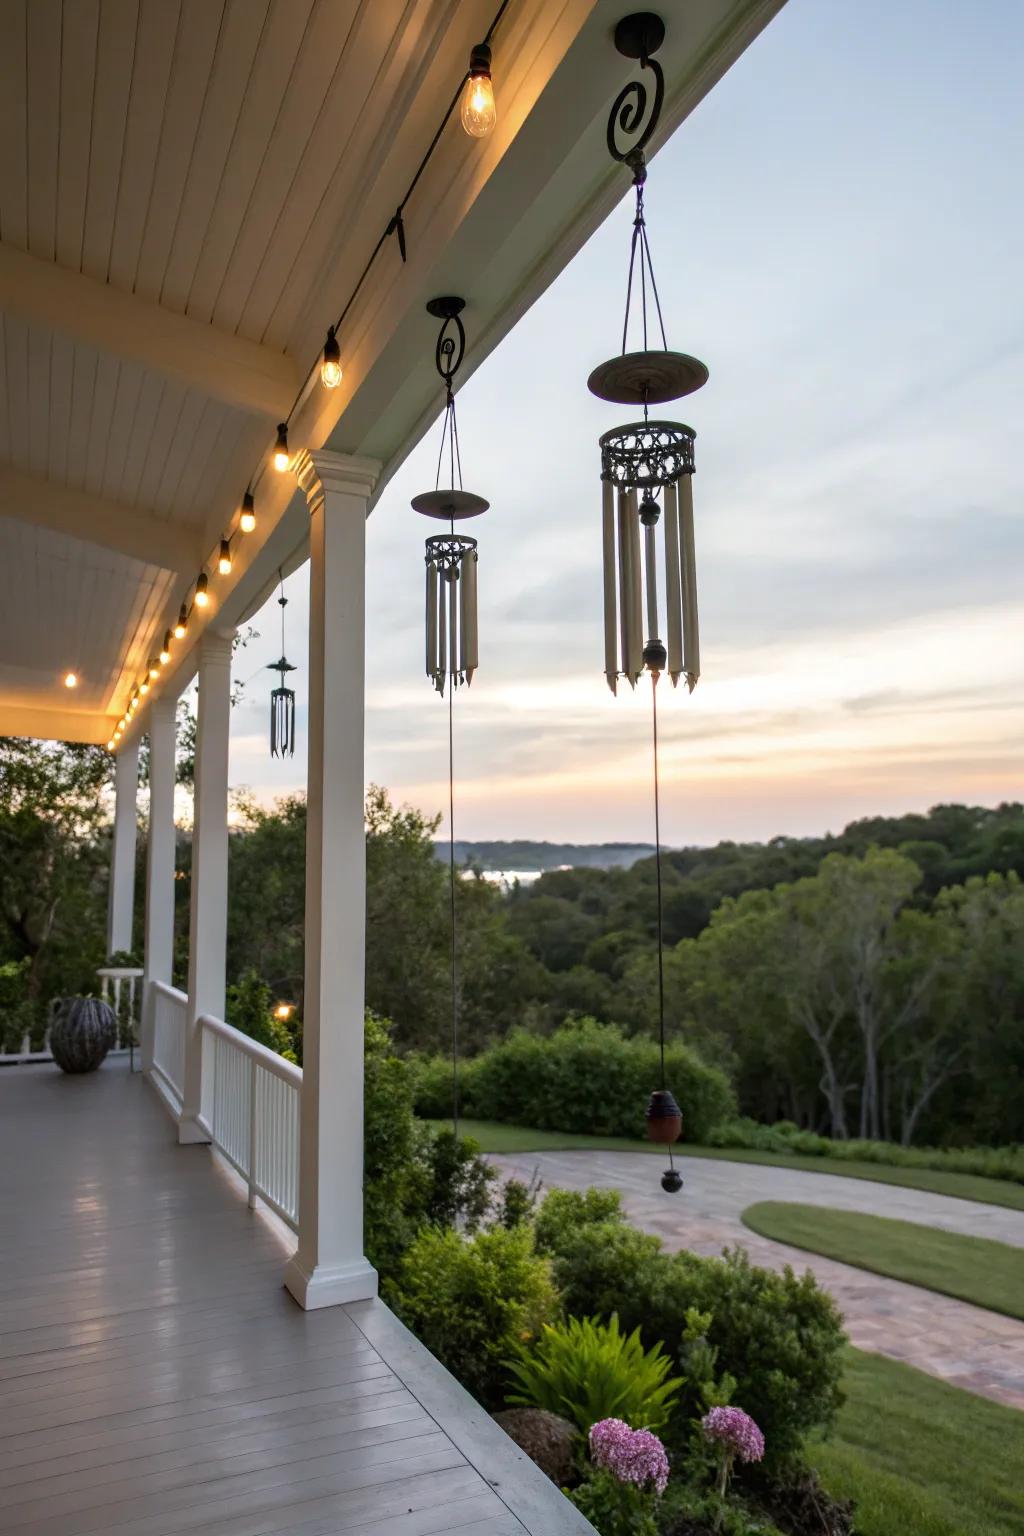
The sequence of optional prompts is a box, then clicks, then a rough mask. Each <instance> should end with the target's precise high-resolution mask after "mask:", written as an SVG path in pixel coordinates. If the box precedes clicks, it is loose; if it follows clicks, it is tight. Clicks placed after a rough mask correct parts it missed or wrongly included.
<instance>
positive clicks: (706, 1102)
mask: <svg viewBox="0 0 1024 1536" xmlns="http://www.w3.org/2000/svg"><path fill="white" fill-rule="evenodd" d="M666 1069H667V1074H668V1081H669V1084H670V1086H671V1088H672V1090H673V1092H674V1093H675V1096H676V1098H677V1099H678V1100H679V1102H680V1104H681V1105H682V1107H683V1135H684V1137H685V1139H686V1140H688V1141H698V1142H700V1141H704V1140H705V1139H706V1138H707V1136H708V1135H709V1134H710V1132H711V1130H712V1128H713V1127H714V1126H716V1125H717V1124H718V1123H719V1121H721V1120H724V1119H727V1118H728V1117H729V1116H730V1115H731V1114H733V1113H734V1110H735V1100H734V1098H733V1093H732V1089H731V1087H730V1086H729V1082H728V1079H727V1078H726V1077H725V1075H724V1073H722V1072H720V1071H719V1070H718V1069H717V1068H716V1067H710V1066H708V1065H706V1063H704V1062H703V1061H701V1059H700V1058H699V1057H698V1056H697V1055H696V1054H695V1053H694V1052H693V1051H691V1050H690V1049H689V1048H688V1047H687V1046H683V1045H672V1046H670V1047H669V1049H668V1051H667V1053H666ZM447 1072H448V1076H449V1082H448V1085H447V1087H446V1088H445V1087H443V1083H444V1075H443V1072H442V1069H441V1066H440V1065H439V1064H438V1062H437V1059H436V1058H435V1059H434V1060H430V1061H424V1060H421V1061H420V1062H418V1063H417V1065H416V1068H415V1077H416V1109H417V1112H418V1113H419V1114H422V1115H427V1116H436V1115H438V1114H442V1115H443V1114H447V1113H449V1112H450V1107H451V1087H450V1072H451V1068H450V1066H448V1067H447ZM658 1081H659V1065H658V1047H657V1044H656V1043H655V1041H654V1040H650V1039H646V1038H642V1037H632V1038H627V1037H626V1036H625V1035H624V1034H623V1033H622V1031H621V1030H620V1029H619V1028H617V1027H616V1026H615V1025H613V1024H598V1023H597V1022H596V1021H595V1020H594V1019H586V1018H585V1019H578V1020H575V1021H573V1022H572V1023H567V1024H564V1025H563V1026H562V1027H561V1028H560V1029H556V1030H555V1031H554V1033H553V1034H550V1035H538V1034H533V1033H531V1032H530V1031H529V1030H525V1029H518V1030H514V1031H513V1032H512V1033H511V1034H510V1035H508V1036H507V1038H506V1039H504V1040H502V1041H500V1042H499V1044H497V1045H494V1046H492V1047H491V1048H490V1049H489V1050H487V1051H485V1052H484V1053H483V1054H482V1055H481V1056H477V1057H476V1058H474V1060H473V1061H472V1062H468V1063H466V1065H465V1069H464V1070H463V1072H462V1073H461V1090H462V1092H461V1097H462V1107H463V1110H464V1112H465V1113H466V1114H467V1115H474V1116H477V1117H478V1118H480V1119H483V1120H499V1121H502V1122H504V1123H506V1124H510V1125H527V1126H532V1127H534V1128H535V1129H537V1130H547V1131H566V1132H570V1133H582V1134H591V1135H595V1136H636V1137H639V1136H642V1135H643V1134H644V1110H645V1108H646V1106H647V1100H648V1097H649V1095H650V1092H651V1089H652V1088H654V1087H655V1086H656V1085H657V1083H658Z"/></svg>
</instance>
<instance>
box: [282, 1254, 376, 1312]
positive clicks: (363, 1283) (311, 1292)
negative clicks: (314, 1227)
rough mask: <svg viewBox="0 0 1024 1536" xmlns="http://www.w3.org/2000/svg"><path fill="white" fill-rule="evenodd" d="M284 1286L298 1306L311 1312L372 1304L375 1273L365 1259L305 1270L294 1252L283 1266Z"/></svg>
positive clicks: (374, 1293)
mask: <svg viewBox="0 0 1024 1536" xmlns="http://www.w3.org/2000/svg"><path fill="white" fill-rule="evenodd" d="M284 1283H285V1287H286V1289H287V1290H289V1291H290V1292H291V1294H292V1295H293V1296H294V1297H295V1300H296V1301H297V1302H298V1304H299V1306H300V1307H303V1308H304V1309H305V1310H306V1311H307V1312H313V1311H316V1309H317V1308H319V1307H338V1306H341V1305H343V1304H344V1303H345V1302H347V1301H372V1300H373V1298H374V1297H375V1296H376V1294H377V1271H376V1270H375V1269H374V1267H373V1265H372V1264H370V1263H369V1261H368V1260H367V1259H359V1260H357V1261H356V1262H355V1263H353V1264H335V1265H326V1264H317V1265H316V1266H315V1267H314V1268H313V1269H312V1270H307V1269H306V1267H305V1265H304V1264H303V1263H302V1262H301V1261H300V1259H299V1255H298V1254H297V1253H296V1254H295V1255H294V1256H293V1257H292V1258H291V1259H289V1261H288V1264H287V1266H286V1267H285V1272H284Z"/></svg>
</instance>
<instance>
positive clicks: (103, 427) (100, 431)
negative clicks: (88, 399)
mask: <svg viewBox="0 0 1024 1536" xmlns="http://www.w3.org/2000/svg"><path fill="white" fill-rule="evenodd" d="M120 373H121V364H120V363H119V362H118V360H117V358H116V357H110V356H109V355H108V354H107V353H106V352H100V353H99V354H98V356H97V360H96V380H95V383H94V385H93V391H92V410H91V411H90V413H89V438H88V451H87V456H86V463H85V488H86V490H89V491H94V492H95V493H96V495H97V496H98V495H101V494H102V491H103V476H104V473H105V470H106V463H107V445H108V443H109V441H110V421H111V417H112V415H113V412H114V401H115V399H116V398H117V383H118V379H119V377H120Z"/></svg>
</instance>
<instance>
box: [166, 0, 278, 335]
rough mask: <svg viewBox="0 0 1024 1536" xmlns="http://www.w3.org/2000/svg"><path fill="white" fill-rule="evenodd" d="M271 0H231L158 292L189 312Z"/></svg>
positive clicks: (174, 306)
mask: <svg viewBox="0 0 1024 1536" xmlns="http://www.w3.org/2000/svg"><path fill="white" fill-rule="evenodd" d="M269 8H270V0H228V4H227V9H226V11H225V13H224V21H223V25H222V27H221V31H220V38H219V42H218V45H217V52H216V57H215V59H214V62H213V69H212V72H211V76H210V84H209V89H208V91H207V93H206V99H205V101H204V102H203V108H202V114H201V117H200V122H199V130H198V132H197V134H196V142H195V153H194V155H193V157H192V164H191V165H190V167H189V173H188V180H187V182H186V185H185V189H184V194H183V196H182V200H181V206H180V208H179V209H178V215H177V225H176V227H175V230H174V237H173V240H172V243H171V250H170V256H169V258H168V261H167V266H166V270H165V272H164V276H163V284H162V287H161V289H160V293H159V298H160V302H161V304H163V305H165V306H166V307H167V308H168V309H174V310H177V311H178V312H179V313H182V314H183V313H184V311H185V306H186V304H187V303H188V295H189V289H190V288H191V286H192V281H193V278H194V277H195V270H196V263H197V262H198V260H199V254H200V252H201V250H202V247H203V240H204V238H205V235H206V229H207V226H208V224H209V222H210V218H211V216H212V213H213V209H214V206H215V204H216V201H217V194H218V191H219V189H220V182H221V177H222V175H223V171H224V165H225V162H226V161H227V157H228V153H229V151H230V148H231V143H232V139H233V137H234V133H235V129H236V127H237V124H238V114H239V112H240V111H241V107H242V101H243V99H244V97H245V95H246V94H247V91H248V90H249V88H250V75H251V72H252V67H253V60H254V59H255V57H256V52H257V49H258V47H259V43H260V38H261V36H262V33H263V27H264V25H265V23H266V19H267V13H268V11H269Z"/></svg>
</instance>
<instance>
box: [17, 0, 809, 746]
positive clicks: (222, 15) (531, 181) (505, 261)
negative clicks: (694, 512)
mask: <svg viewBox="0 0 1024 1536" xmlns="http://www.w3.org/2000/svg"><path fill="white" fill-rule="evenodd" d="M781 3H782V0H687V3H686V4H685V5H675V6H672V7H670V8H669V9H670V10H671V11H672V12H673V15H671V16H670V17H669V18H668V19H669V23H670V25H669V36H668V41H667V43H666V46H665V49H664V52H663V54H662V55H661V57H662V59H663V63H664V66H665V69H666V75H667V83H668V90H667V100H666V109H665V114H664V119H663V122H664V127H663V134H662V136H663V137H666V136H667V134H668V133H669V132H671V130H672V128H673V127H674V126H675V125H676V124H677V123H678V122H679V121H681V120H682V118H683V117H684V116H685V115H686V114H687V113H688V112H689V111H690V110H692V108H693V106H694V105H695V104H696V102H697V101H699V100H700V98H701V97H702V96H703V95H704V94H705V92H706V91H707V90H708V89H710V87H711V85H712V84H713V83H714V82H715V80H716V79H717V78H718V77H719V76H720V75H721V73H722V72H723V71H724V70H725V69H726V68H727V67H728V65H729V64H730V63H731V62H732V61H733V59H734V58H735V57H736V56H737V55H738V54H739V53H740V52H741V51H742V50H743V48H745V47H746V45H747V43H748V42H749V41H750V40H751V39H752V38H753V37H754V36H755V35H756V33H757V32H758V31H759V30H760V29H761V27H762V26H764V25H765V23H766V22H767V20H768V19H769V18H770V17H771V15H773V14H774V12H775V11H776V10H777V9H779V7H780V5H781ZM495 9H496V0H460V3H459V4H458V5H453V4H451V3H450V0H246V3H245V4H232V3H229V0H8V3H6V4H5V5H4V8H3V16H4V38H5V46H4V49H3V52H2V56H0V560H2V562H3V565H2V569H3V589H2V590H3V591H4V594H5V600H4V602H3V606H2V608H0V733H6V734H12V733H22V732H25V733H27V730H26V726H29V727H30V729H31V732H32V733H33V734H38V735H54V736H63V737H71V738H73V739H80V740H92V741H103V740H106V738H107V736H108V735H109V734H110V731H111V729H112V726H113V722H114V720H115V719H116V718H117V716H119V715H120V713H121V712H122V710H123V709H124V707H125V705H126V702H127V698H128V695H129V692H130V690H131V687H132V685H133V683H134V682H135V680H136V678H137V677H138V675H139V673H140V671H141V669H142V667H143V664H144V662H145V660H146V658H147V656H149V655H150V654H152V653H153V652H154V650H155V649H158V648H159V646H158V641H159V637H160V635H161V634H162V632H163V629H164V628H165V627H167V626H168V625H169V624H170V623H171V622H172V620H173V615H174V614H175V613H176V611H177V606H178V604H179V602H180V601H181V599H182V597H183V595H184V593H185V592H186V590H187V589H188V587H189V586H190V583H191V581H192V579H193V578H194V576H195V574H196V572H197V571H198V569H199V568H200V566H201V565H202V564H203V562H204V561H208V560H209V558H210V556H211V554H212V551H213V549H214V546H215V543H216V540H217V539H218V538H219V537H220V536H221V534H222V533H226V532H228V531H229V530H230V529H231V527H232V526H233V524H234V521H235V519H236V515H237V507H238V503H239V500H240V497H241V493H242V491H243V490H244V489H245V487H246V484H247V483H248V481H249V478H250V476H251V474H252V473H253V471H254V470H255V469H256V467H257V466H258V464H259V462H260V459H261V456H262V455H264V454H265V453H266V452H267V449H268V448H269V446H270V443H271V441H272V437H273V427H274V423H275V422H276V421H277V420H278V419H281V418H282V417H284V416H285V415H286V414H287V412H288V408H289V406H290V405H291V402H292V400H293V399H294V397H295V395H296V392H297V390H298V389H299V387H300V384H301V380H302V379H303V377H304V376H305V371H306V367H307V366H308V364H309V362H310V361H311V359H312V358H313V357H314V356H315V354H316V351H317V349H318V347H319V346H320V345H322V341H323V336H324V333H325V331H326V328H327V325H328V323H330V322H331V321H332V320H333V319H334V318H336V315H337V312H338V309H339V308H340V306H341V304H342V303H343V302H344V300H345V298H346V297H347V295H348V294H349V293H350V292H351V291H352V288H353V286H354V283H355V280H356V277H357V275H358V273H359V272H360V271H361V270H362V268H363V266H364V265H365V262H366V260H367V257H368V255H369V253H370V251H371V250H372V248H373V245H374V243H375V241H376V239H377V236H378V235H379V233H380V231H381V229H382V228H383V227H384V225H385V224H386V223H387V221H388V218H389V217H390V214H391V213H392V212H393V210H394V208H395V206H396V204H397V202H398V200H399V198H400V197H401V196H402V193H403V192H404V190H405V188H406V186H407V185H408V182H409V180H410V178H411V176H412V174H413V171H414V170H415V168H416V166H417V164H418V163H419V160H420V157H421V156H422V153H423V150H424V148H425V146H426V145H427V144H428V143H429V141H430V139H431V137H432V135H433V132H434V130H435V128H436V126H437V123H438V122H439V120H440V117H441V114H442V112H443V110H444V107H445V105H446V104H447V101H448V99H449V98H450V96H451V93H452V91H453V89H454V86H455V84H456V83H457V81H458V80H459V78H460V76H461V74H462V72H463V70H464V69H465V66H466V61H467V59H468V55H469V50H470V47H471V46H472V44H473V43H474V42H477V41H478V40H479V38H480V37H481V36H483V34H484V33H485V32H486V30H487V28H488V25H489V24H490V21H491V19H492V17H493V14H494V11H495ZM626 9H628V6H624V5H623V4H622V3H621V0H618V3H614V4H613V3H610V0H511V4H510V5H509V7H508V10H507V12H506V14H505V16H504V18H503V20H502V22H501V25H500V28H499V31H498V32H497V33H496V35H495V40H494V53H495V80H496V91H497V95H498V104H499V122H498V128H497V130H496V131H495V133H494V134H493V135H492V136H491V138H489V139H487V140H485V141H483V142H480V141H471V140H469V139H468V138H467V137H466V136H465V135H464V134H462V133H461V132H460V130H459V128H458V124H457V122H455V123H452V124H450V125H449V127H448V129H447V130H446V133H445V135H444V137H443V138H442V141H441V143H440V145H439V147H438V151H437V153H436V155H435V156H434V158H433V160H432V161H431V163H430V166H429V167H428V169H427V172H426V173H425V175H424V177H423V180H422V182H421V183H420V185H419V187H418V188H417V190H416V193H415V194H414V197H413V200H412V201H411V202H410V204H409V207H408V208H407V210H406V226H407V230H408V238H409V261H408V264H407V265H406V266H403V265H402V264H401V262H400V259H399V256H398V252H397V249H395V248H394V245H395V243H394V242H393V241H392V242H390V243H389V245H388V246H387V247H386V248H385V250H384V252H383V253H382V256H381V259H380V260H379V261H378V263H377V264H376V265H375V267H374V270H373V273H372V275H371V278H370V281H369V282H368V283H367V285H366V287H365V290H364V292H363V294H362V296H361V299H360V302H359V304H358V305H357V306H356V307H355V309H354V310H353V312H352V315H351V317H350V320H349V322H348V323H347V325H346V328H345V331H344V333H343V334H342V335H341V337H340V340H341V345H342V350H343V359H344V363H345V379H344V382H343V384H342V387H341V388H340V389H338V390H335V391H331V392H327V391H324V390H323V389H322V388H321V387H320V385H319V383H316V384H315V385H314V386H313V388H312V390H311V391H310V393H309V395H308V398H307V400H306V402H305V404H304V405H303V407H302V409H301V410H300V413H299V415H298V417H297V418H295V419H294V421H293V428H292V433H291V442H292V448H293V450H294V449H298V448H300V447H303V446H308V447H313V448H316V447H321V446H324V445H325V444H326V445H329V446H331V447H334V448H337V449H341V450H344V451H350V452H355V453H361V454H366V455H370V456H372V457H375V458H379V459H380V460H382V461H383V463H384V464H385V477H386V475H387V473H388V472H389V471H390V470H391V469H393V468H394V467H395V466H396V465H397V463H398V462H400V460H401V458H402V457H403V456H404V454H405V453H406V452H407V451H408V449H409V447H410V446H411V445H412V443H413V442H414V441H415V440H416V438H417V436H418V435H419V434H420V433H421V432H422V431H423V430H424V428H425V426H426V425H427V424H428V422H429V420H430V419H431V417H432V415H433V414H434V413H435V412H436V410H437V409H438V406H439V398H438V394H437V390H436V382H437V381H436V378H435V376H434V374H433V369H432V345H431V342H432V335H433V331H432V325H433V322H431V321H429V320H427V318H426V316H425V315H424V314H423V303H424V301H425V299H426V298H428V297H429V296H430V295H431V293H432V292H434V291H437V290H438V289H439V288H445V289H455V290H456V291H464V292H466V294H467V297H468V298H469V301H470V306H471V311H470V312H471V315H472V331H473V353H472V357H471V362H472V364H473V365H474V366H475V365H477V364H478V363H479V362H480V360H481V359H482V358H483V357H484V356H485V355H486V354H487V352H488V351H489V350H490V349H491V348H492V347H493V346H494V345H496V343H497V342H498V341H499V340H500V339H501V337H502V336H503V335H504V334H505V332H506V331H507V330H508V329H509V328H510V326H511V325H512V324H513V323H514V322H515V320H516V319H517V318H518V316H519V315H520V314H521V313H522V312H523V310H524V309H525V308H527V307H528V305H529V304H530V303H531V302H532V300H533V299H534V298H535V297H536V296H537V294H538V293H539V292H541V291H542V290H543V288H544V287H545V286H546V285H547V284H548V283H549V282H550V281H551V280H552V279H553V277H554V276H555V275H556V274H557V272H558V271H559V270H560V269H561V268H562V267H563V266H564V265H565V263H566V262H567V261H568V260H569V259H570V257H571V256H572V255H573V254H574V252H575V251H576V249H578V247H579V246H580V245H581V244H582V243H583V241H584V240H585V239H586V237H587V236H588V235H589V233H590V232H591V231H592V229H593V228H594V227H596V225H597V223H598V222H600V219H601V218H602V217H603V216H604V214H605V213H606V212H607V211H608V210H609V208H610V207H611V206H612V204H613V203H614V201H615V198H616V197H617V196H618V195H619V194H620V193H621V190H622V184H621V177H617V176H616V175H615V174H614V173H613V170H612V167H611V166H610V163H609V161H608V159H607V155H606V151H605V147H604V117H605V114H606V112H607V107H608V104H609V102H610V99H611V96H612V94H614V90H615V89H616V88H617V86H618V84H619V83H620V82H621V81H622V80H623V79H624V78H626V70H625V64H624V61H623V60H622V59H620V58H619V57H618V56H617V55H616V54H615V52H614V50H613V49H612V48H611V46H610V41H609V35H610V31H611V28H612V26H613V25H614V22H615V21H616V20H617V19H618V17H619V15H620V14H621V13H622V12H623V11H624V10H626ZM676 12H678V15H676V14H674V13H676ZM294 489H295V488H294V482H293V481H292V478H291V476H281V477H276V476H275V477H273V483H271V479H270V478H269V477H268V479H267V480H265V481H264V482H263V484H262V485H261V487H260V496H259V525H258V529H257V532H256V533H255V534H253V535H251V536H249V537H248V538H247V539H246V540H245V542H244V544H243V545H242V546H241V548H240V551H239V555H238V558H236V562H235V569H234V571H233V573H232V575H231V577H230V578H228V579H227V580H221V579H217V580H216V583H215V585H216V594H217V600H216V607H215V610H214V611H213V612H211V613H210V614H209V615H208V618H207V622H214V623H218V622H219V623H220V624H222V625H223V624H234V623H236V622H238V619H239V618H240V616H241V615H242V614H243V613H244V611H245V610H246V608H247V607H248V606H250V605H251V604H252V603H253V602H254V601H255V600H256V599H257V598H258V596H259V593H260V592H261V591H262V589H263V587H264V584H265V583H266V581H267V579H268V577H269V576H270V574H271V573H272V571H273V570H274V568H275V567H276V566H277V565H279V564H280V563H281V562H282V560H284V559H286V558H288V556H289V555H291V554H293V553H294V551H295V549H296V547H297V546H298V545H300V544H301V541H302V538H303V535H304V529H305V519H304V513H303V510H302V508H301V507H298V506H293V507H291V509H290V510H289V503H291V502H292V500H293V497H294ZM200 632H201V627H200V625H199V624H196V625H194V626H193V628H192V630H191V633H190V636H189V640H188V642H187V647H189V648H194V645H195V641H196V640H197V638H198V636H199V633H200ZM69 668H73V669H74V670H75V671H76V672H77V673H78V674H79V675H80V677H81V679H82V682H81V686H80V687H79V688H78V689H76V690H75V691H74V693H73V694H71V693H69V691H68V690H66V689H65V688H64V687H63V685H62V676H63V673H64V672H65V671H66V670H67V669H69ZM193 670H194V664H193V662H192V659H191V649H186V647H182V648H181V651H180V652H179V657H178V661H177V665H176V666H175V668H174V671H173V675H172V676H169V677H168V678H166V679H165V680H164V682H163V686H164V687H165V688H173V689H175V690H177V689H180V687H182V686H183V685H184V684H185V683H186V682H187V681H188V679H189V677H190V676H191V673H192V671H193ZM154 691H155V692H156V691H157V690H154ZM26 712H28V713H26ZM144 728H145V710H144V709H143V710H142V711H140V714H139V718H138V721H137V725H136V727H135V729H144Z"/></svg>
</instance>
